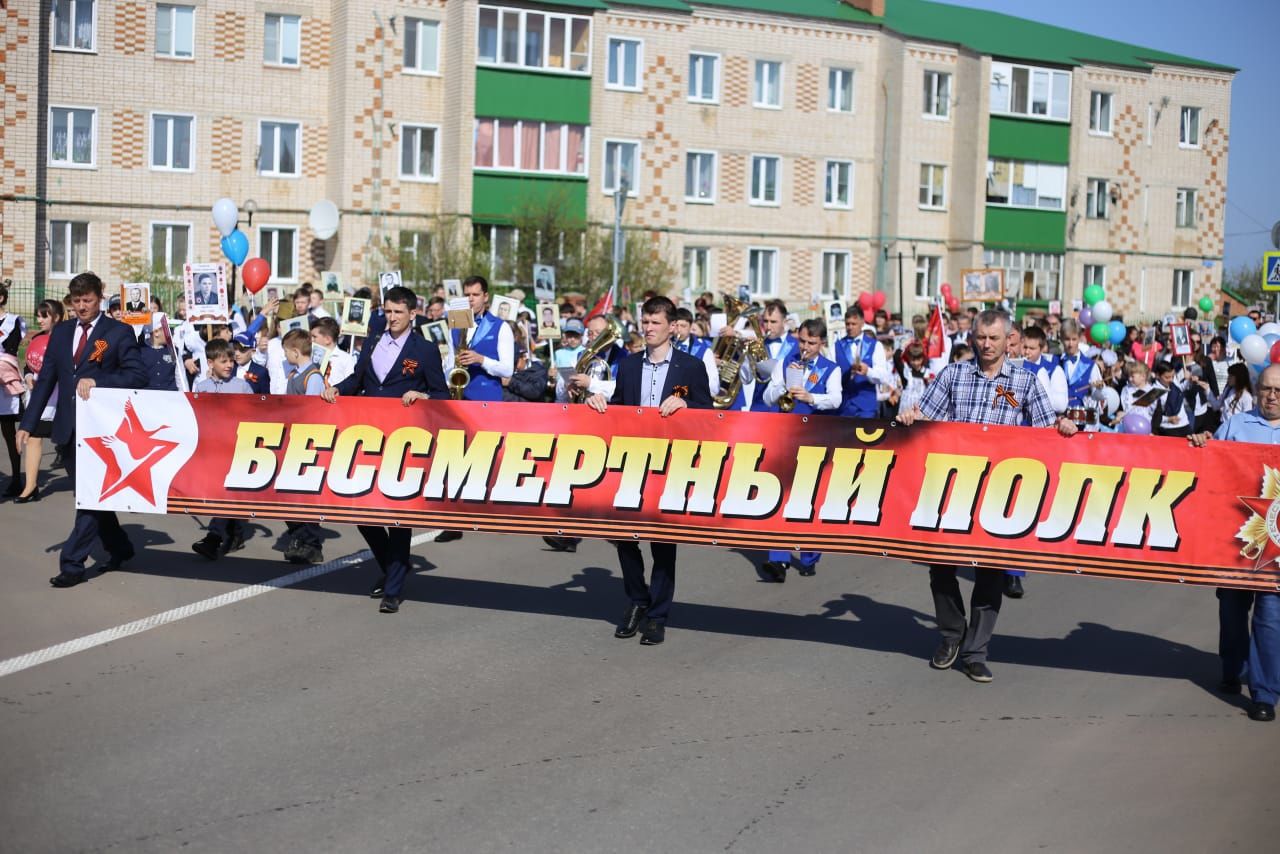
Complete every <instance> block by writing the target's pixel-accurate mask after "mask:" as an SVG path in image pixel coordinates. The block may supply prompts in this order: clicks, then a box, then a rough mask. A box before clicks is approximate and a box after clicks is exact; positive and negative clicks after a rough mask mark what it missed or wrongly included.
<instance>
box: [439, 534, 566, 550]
mask: <svg viewBox="0 0 1280 854" xmlns="http://www.w3.org/2000/svg"><path fill="white" fill-rule="evenodd" d="M542 541H543V542H544V543H546V544H547V545H548V546H550V547H551V550H552V551H553V552H569V553H573V552H576V551H577V550H578V541H577V539H575V538H573V537H543V538H542ZM437 542H439V540H437Z"/></svg>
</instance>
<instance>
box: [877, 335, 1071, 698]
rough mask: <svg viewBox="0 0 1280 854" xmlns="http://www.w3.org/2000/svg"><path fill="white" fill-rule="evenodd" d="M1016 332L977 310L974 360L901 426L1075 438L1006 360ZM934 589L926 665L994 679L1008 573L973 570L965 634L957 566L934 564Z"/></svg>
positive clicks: (930, 393)
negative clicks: (993, 428)
mask: <svg viewBox="0 0 1280 854" xmlns="http://www.w3.org/2000/svg"><path fill="white" fill-rule="evenodd" d="M1012 328H1013V325H1012V322H1011V321H1010V319H1009V316H1008V315H1007V314H1004V313H1003V312H999V311H990V310H988V311H984V312H982V313H980V314H979V315H978V318H977V321H976V323H975V324H974V331H973V337H972V341H973V348H974V352H975V354H976V358H975V359H974V360H973V361H961V362H953V363H952V364H950V365H948V366H947V367H946V368H944V369H943V370H942V372H941V373H940V374H938V378H937V379H936V380H934V382H933V383H932V384H931V385H930V386H929V387H928V388H927V389H925V393H924V396H923V397H922V398H921V400H920V404H919V406H917V407H915V408H913V409H911V410H909V411H905V412H901V413H899V414H898V421H899V422H901V423H902V424H904V425H909V424H912V423H913V422H915V421H918V420H921V419H927V420H930V421H967V422H969V423H972V424H1001V425H1007V426H1017V425H1020V424H1029V425H1031V426H1032V427H1051V426H1054V425H1055V424H1056V426H1057V429H1058V432H1059V433H1060V434H1062V435H1063V436H1071V435H1074V434H1075V432H1076V425H1074V424H1072V423H1071V422H1070V421H1067V420H1066V419H1064V418H1059V417H1058V416H1057V415H1056V414H1055V413H1054V411H1053V407H1052V406H1051V405H1050V403H1049V398H1048V396H1047V395H1046V394H1045V392H1044V388H1043V387H1042V386H1041V385H1040V381H1039V380H1037V379H1036V377H1035V375H1034V374H1032V373H1031V372H1030V371H1025V370H1022V369H1021V368H1016V367H1014V365H1013V364H1012V363H1010V362H1009V360H1008V358H1007V352H1008V347H1009V333H1010V331H1011V330H1012ZM929 587H930V589H931V590H932V591H933V605H934V613H935V614H936V616H937V621H938V629H939V630H940V631H941V633H942V643H941V644H939V646H938V648H937V650H935V651H934V653H933V658H932V659H931V660H930V662H929V664H930V665H931V666H932V667H933V668H935V669H937V670H950V669H951V667H952V666H953V665H954V664H955V662H956V659H957V658H960V659H961V666H962V667H963V669H964V672H965V675H966V676H968V677H969V678H970V679H972V680H973V681H975V682H990V681H991V680H992V678H993V677H992V675H991V669H990V668H989V667H987V647H988V645H989V644H990V641H991V635H992V634H994V632H995V628H996V618H997V617H998V616H999V615H1000V602H1001V599H1002V596H1003V592H1004V573H1003V572H1002V571H1000V570H996V569H978V570H976V571H975V573H974V585H973V596H972V598H971V599H970V601H969V611H970V614H969V624H968V629H967V630H966V628H965V612H964V600H963V598H962V597H961V595H960V585H959V583H958V582H957V581H956V567H954V566H947V565H943V564H933V565H931V566H930V567H929Z"/></svg>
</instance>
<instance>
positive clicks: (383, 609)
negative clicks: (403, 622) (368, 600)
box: [378, 596, 403, 614]
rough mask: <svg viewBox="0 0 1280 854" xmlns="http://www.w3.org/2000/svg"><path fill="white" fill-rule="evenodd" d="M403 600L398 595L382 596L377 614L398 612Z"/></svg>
mask: <svg viewBox="0 0 1280 854" xmlns="http://www.w3.org/2000/svg"><path fill="white" fill-rule="evenodd" d="M402 601H403V600H402V599H401V598H400V597H399V596H383V597H382V604H381V605H379V606H378V613H379V614H398V613H399V612H400V603H401V602H402Z"/></svg>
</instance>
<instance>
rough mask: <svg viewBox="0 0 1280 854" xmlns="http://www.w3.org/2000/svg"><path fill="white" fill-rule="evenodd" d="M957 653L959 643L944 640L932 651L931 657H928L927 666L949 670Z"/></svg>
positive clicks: (958, 651)
mask: <svg viewBox="0 0 1280 854" xmlns="http://www.w3.org/2000/svg"><path fill="white" fill-rule="evenodd" d="M959 654H960V644H958V643H956V642H955V641H949V640H944V641H943V642H942V643H940V644H938V648H937V649H935V650H934V651H933V658H931V659H929V666H930V667H932V668H933V669H934V670H950V669H951V666H952V665H953V664H955V663H956V656H958V655H959Z"/></svg>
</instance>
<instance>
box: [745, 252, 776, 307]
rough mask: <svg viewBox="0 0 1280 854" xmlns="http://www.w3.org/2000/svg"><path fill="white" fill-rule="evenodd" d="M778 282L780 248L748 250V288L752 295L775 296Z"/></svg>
mask: <svg viewBox="0 0 1280 854" xmlns="http://www.w3.org/2000/svg"><path fill="white" fill-rule="evenodd" d="M777 282H778V250H777V249H748V250H747V288H748V290H750V291H751V294H752V296H762V297H763V296H773V294H774V293H776V286H777Z"/></svg>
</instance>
